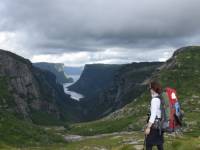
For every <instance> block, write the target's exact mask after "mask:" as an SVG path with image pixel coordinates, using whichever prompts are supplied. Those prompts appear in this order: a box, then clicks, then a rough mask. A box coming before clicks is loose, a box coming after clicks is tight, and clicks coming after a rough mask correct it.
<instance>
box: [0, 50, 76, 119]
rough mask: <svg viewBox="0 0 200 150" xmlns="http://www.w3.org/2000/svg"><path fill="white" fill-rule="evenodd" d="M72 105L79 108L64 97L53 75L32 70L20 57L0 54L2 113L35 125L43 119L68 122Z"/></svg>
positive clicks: (11, 54) (39, 70) (0, 52)
mask: <svg viewBox="0 0 200 150" xmlns="http://www.w3.org/2000/svg"><path fill="white" fill-rule="evenodd" d="M69 104H71V105H76V104H74V103H73V101H72V100H71V99H70V98H69V97H68V96H66V95H65V94H64V92H63V88H62V86H61V85H59V84H57V82H56V77H55V76H54V75H53V74H52V73H50V72H48V71H45V70H41V69H38V68H35V67H33V66H32V64H31V62H30V61H29V60H26V59H24V58H22V57H20V56H17V55H15V54H13V53H10V52H7V51H3V50H0V107H1V109H4V110H6V111H10V112H12V113H13V114H15V115H16V116H18V117H20V118H24V119H26V120H30V121H33V122H36V123H42V121H41V119H47V120H43V121H44V122H45V121H47V122H48V121H50V120H55V121H58V122H59V121H61V120H64V119H69V118H67V117H65V116H67V115H65V113H66V109H67V107H69V106H68V105H69ZM67 110H68V109H67ZM68 113H69V112H68ZM44 116H48V118H45V117H44ZM42 117H44V118H42Z"/></svg>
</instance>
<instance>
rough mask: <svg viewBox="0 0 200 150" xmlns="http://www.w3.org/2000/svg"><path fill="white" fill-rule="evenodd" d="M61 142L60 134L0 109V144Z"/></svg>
mask: <svg viewBox="0 0 200 150" xmlns="http://www.w3.org/2000/svg"><path fill="white" fill-rule="evenodd" d="M62 142H63V139H62V137H61V136H59V135H55V134H54V133H51V132H47V131H45V130H44V129H42V128H40V127H38V126H36V125H33V124H32V123H30V122H25V121H21V120H18V119H17V118H16V117H14V116H13V115H11V114H10V113H8V112H6V111H2V110H1V111H0V145H10V146H13V147H27V146H39V145H40V146H42V145H50V144H53V143H62ZM0 148H1V147H0Z"/></svg>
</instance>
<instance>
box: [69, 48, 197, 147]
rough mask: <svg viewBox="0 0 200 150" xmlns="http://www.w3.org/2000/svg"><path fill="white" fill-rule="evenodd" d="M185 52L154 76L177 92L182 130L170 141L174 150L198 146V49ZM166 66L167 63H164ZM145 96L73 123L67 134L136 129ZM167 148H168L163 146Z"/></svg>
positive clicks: (143, 114) (140, 123) (143, 112)
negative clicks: (99, 116)
mask: <svg viewBox="0 0 200 150" xmlns="http://www.w3.org/2000/svg"><path fill="white" fill-rule="evenodd" d="M184 49H185V51H183V52H181V53H179V54H178V55H177V56H176V61H175V64H174V65H173V66H171V67H169V68H168V69H166V68H165V69H162V70H161V71H160V72H159V73H158V74H157V75H156V76H157V77H158V78H159V80H160V81H161V83H162V84H163V86H164V87H166V86H170V87H173V88H176V89H177V92H178V96H179V99H180V102H181V104H182V108H183V109H184V111H185V119H184V121H185V129H186V132H185V133H184V137H183V138H186V139H187V142H185V140H183V139H177V140H175V141H173V142H172V143H173V144H174V147H176V149H181V147H182V149H183V147H184V149H187V148H188V146H190V145H189V143H190V142H191V146H193V147H194V149H195V146H199V142H198V141H199V136H200V132H199V130H200V116H199V112H200V84H199V83H200V75H199V73H200V67H199V66H200V47H186V48H184ZM168 63H169V62H168ZM149 99H150V95H149V93H148V92H147V91H146V92H144V94H142V95H141V96H140V97H138V98H137V100H136V101H134V102H132V103H130V104H129V105H127V106H125V107H124V108H123V109H121V110H120V111H117V112H115V113H113V114H111V115H110V116H109V117H106V118H104V119H101V120H98V121H93V122H88V123H80V124H74V125H72V126H71V130H69V132H71V133H75V134H81V135H95V134H99V133H109V132H114V131H123V130H128V129H131V130H138V127H139V128H140V129H141V128H142V126H143V124H144V123H145V118H146V112H147V109H148V106H147V104H148V100H149ZM166 146H167V147H169V145H166Z"/></svg>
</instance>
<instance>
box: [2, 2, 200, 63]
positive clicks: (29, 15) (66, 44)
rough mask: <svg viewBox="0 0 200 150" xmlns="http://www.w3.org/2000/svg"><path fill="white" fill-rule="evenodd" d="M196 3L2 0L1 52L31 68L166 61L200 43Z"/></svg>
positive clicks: (199, 16) (199, 13)
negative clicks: (45, 64) (179, 50)
mask: <svg viewBox="0 0 200 150" xmlns="http://www.w3.org/2000/svg"><path fill="white" fill-rule="evenodd" d="M199 6H200V0H0V48H1V49H6V50H10V51H12V52H15V53H17V54H19V55H22V56H24V57H26V58H29V59H30V60H32V61H33V62H39V61H48V62H62V63H65V65H72V66H73V65H84V64H85V63H127V62H133V61H137V62H138V61H164V60H166V59H168V58H169V57H170V56H171V55H172V53H173V52H174V50H175V49H177V48H180V47H183V46H187V45H199V43H200V9H199Z"/></svg>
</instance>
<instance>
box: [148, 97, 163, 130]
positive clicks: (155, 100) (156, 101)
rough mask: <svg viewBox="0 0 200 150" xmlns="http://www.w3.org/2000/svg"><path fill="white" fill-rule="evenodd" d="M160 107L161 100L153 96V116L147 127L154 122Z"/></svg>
mask: <svg viewBox="0 0 200 150" xmlns="http://www.w3.org/2000/svg"><path fill="white" fill-rule="evenodd" d="M159 108H160V100H159V99H158V98H153V99H152V100H151V116H150V119H149V123H148V126H147V127H149V128H150V127H151V126H152V124H153V123H154V121H155V119H156V115H157V110H159Z"/></svg>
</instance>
